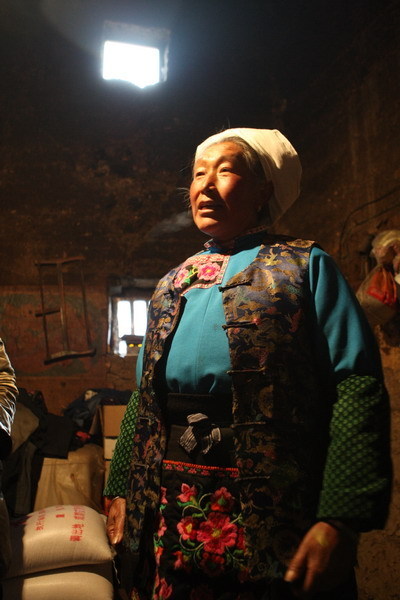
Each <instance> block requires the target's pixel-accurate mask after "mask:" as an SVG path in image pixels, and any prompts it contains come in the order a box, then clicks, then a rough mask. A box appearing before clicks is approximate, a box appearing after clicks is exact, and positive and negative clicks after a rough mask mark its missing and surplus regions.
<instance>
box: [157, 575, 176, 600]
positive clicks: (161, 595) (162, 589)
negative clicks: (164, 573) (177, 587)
mask: <svg viewBox="0 0 400 600" xmlns="http://www.w3.org/2000/svg"><path fill="white" fill-rule="evenodd" d="M157 591H158V594H157V596H156V597H157V598H158V600H166V599H167V598H169V597H170V596H171V594H172V585H171V584H170V585H168V584H167V581H166V579H165V578H164V577H163V578H162V579H160V584H159V587H158V590H157Z"/></svg>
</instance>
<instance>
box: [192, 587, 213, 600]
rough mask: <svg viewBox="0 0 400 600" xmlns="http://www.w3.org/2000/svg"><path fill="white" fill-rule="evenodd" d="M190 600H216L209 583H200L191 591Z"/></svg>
mask: <svg viewBox="0 0 400 600" xmlns="http://www.w3.org/2000/svg"><path fill="white" fill-rule="evenodd" d="M190 600H214V594H213V592H212V590H211V589H210V588H209V587H208V585H200V586H199V587H197V588H194V589H193V590H192V591H191V592H190Z"/></svg>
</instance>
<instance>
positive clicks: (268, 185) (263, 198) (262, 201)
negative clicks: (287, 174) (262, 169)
mask: <svg viewBox="0 0 400 600" xmlns="http://www.w3.org/2000/svg"><path fill="white" fill-rule="evenodd" d="M273 191H274V186H273V183H272V181H266V180H265V179H264V181H263V182H262V183H261V185H260V194H259V202H258V204H257V212H259V211H261V210H262V209H263V208H265V207H266V206H268V201H269V199H270V197H271V196H272V192H273Z"/></svg>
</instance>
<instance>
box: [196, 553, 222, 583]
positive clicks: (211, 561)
mask: <svg viewBox="0 0 400 600" xmlns="http://www.w3.org/2000/svg"><path fill="white" fill-rule="evenodd" d="M200 566H201V568H202V569H203V571H204V572H205V573H206V575H208V576H209V577H216V576H217V575H221V574H222V573H223V571H224V566H225V559H224V557H223V556H218V555H217V554H210V553H209V552H204V554H203V558H202V559H201V561H200Z"/></svg>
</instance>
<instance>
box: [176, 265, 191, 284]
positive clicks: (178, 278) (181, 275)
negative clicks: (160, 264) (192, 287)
mask: <svg viewBox="0 0 400 600" xmlns="http://www.w3.org/2000/svg"><path fill="white" fill-rule="evenodd" d="M188 275H189V271H188V270H187V269H181V270H180V271H179V273H178V274H177V276H176V277H175V280H174V286H175V287H176V288H179V287H181V285H182V283H183V281H184V280H185V279H186V277H187V276H188Z"/></svg>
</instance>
